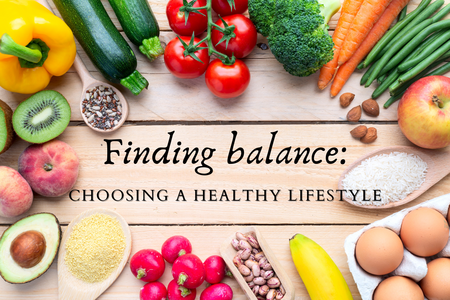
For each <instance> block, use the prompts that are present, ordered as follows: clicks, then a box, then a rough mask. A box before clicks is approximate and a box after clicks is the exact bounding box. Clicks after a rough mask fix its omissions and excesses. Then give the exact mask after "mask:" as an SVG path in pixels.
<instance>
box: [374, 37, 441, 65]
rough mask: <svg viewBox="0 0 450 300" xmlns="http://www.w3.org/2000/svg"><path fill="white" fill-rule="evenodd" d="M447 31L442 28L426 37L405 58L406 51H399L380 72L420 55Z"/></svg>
mask: <svg viewBox="0 0 450 300" xmlns="http://www.w3.org/2000/svg"><path fill="white" fill-rule="evenodd" d="M445 32H446V30H444V29H442V30H439V31H437V32H435V33H434V34H432V35H429V36H428V37H427V38H425V40H423V41H422V42H421V43H420V45H419V47H415V49H414V50H413V51H412V52H411V53H409V54H408V55H407V56H406V58H405V59H403V58H404V53H402V54H399V53H397V54H396V55H395V56H394V57H393V58H392V59H391V60H389V62H388V63H386V65H385V66H384V67H383V69H381V71H380V74H385V73H387V72H389V71H390V70H392V69H393V68H395V67H397V65H398V64H399V63H403V62H405V61H408V60H410V59H413V58H415V57H416V56H417V55H419V54H420V53H421V51H422V50H423V49H425V48H426V47H428V45H430V44H431V43H433V42H434V41H435V40H436V39H438V38H440V37H441V36H442V35H443V34H445ZM405 47H406V46H405ZM400 51H402V50H400ZM402 59H403V62H402V61H401V60H402Z"/></svg>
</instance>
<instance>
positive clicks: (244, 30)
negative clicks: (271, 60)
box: [211, 14, 257, 58]
mask: <svg viewBox="0 0 450 300" xmlns="http://www.w3.org/2000/svg"><path fill="white" fill-rule="evenodd" d="M223 21H225V23H226V24H227V26H232V25H234V26H235V28H234V31H233V33H234V34H235V35H236V36H235V37H233V38H230V39H229V42H228V46H227V41H226V40H224V41H222V42H221V43H220V44H218V43H219V42H220V41H221V39H222V37H223V36H224V34H223V33H222V32H220V31H219V30H217V29H215V28H214V30H213V31H212V32H211V41H212V43H213V45H214V47H215V48H216V50H217V51H219V52H221V53H224V54H226V55H227V56H231V55H233V54H234V56H235V57H236V58H243V57H246V56H247V55H249V54H250V53H251V52H252V50H253V48H255V45H256V39H257V33H256V28H255V25H253V23H252V21H250V19H249V18H247V17H245V16H243V15H240V14H236V15H231V16H227V17H223ZM216 24H217V25H219V26H220V27H222V28H226V26H224V23H223V22H222V20H221V19H219V20H218V21H217V22H216Z"/></svg>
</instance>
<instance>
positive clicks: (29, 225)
mask: <svg viewBox="0 0 450 300" xmlns="http://www.w3.org/2000/svg"><path fill="white" fill-rule="evenodd" d="M60 242H61V227H60V225H59V221H58V219H57V218H56V216H55V215H53V214H51V213H38V214H34V215H31V216H28V217H26V218H23V219H21V220H19V221H17V222H16V223H14V224H13V225H11V226H10V227H9V228H8V229H6V231H5V232H4V233H3V235H2V237H1V238H0V275H1V276H2V278H3V279H4V280H5V281H7V282H9V283H26V282H30V281H32V280H34V279H36V278H38V277H39V276H41V275H42V274H44V273H45V271H47V269H48V268H49V267H50V265H51V264H52V262H53V260H54V259H55V257H56V254H57V253H58V249H59V244H60ZM35 248H39V250H42V251H36V250H37V249H35ZM36 253H37V254H36ZM30 256H31V257H30Z"/></svg>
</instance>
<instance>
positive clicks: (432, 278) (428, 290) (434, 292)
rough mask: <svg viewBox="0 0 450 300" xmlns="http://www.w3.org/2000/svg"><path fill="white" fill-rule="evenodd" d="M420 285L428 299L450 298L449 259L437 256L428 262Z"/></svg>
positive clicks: (447, 299) (442, 299)
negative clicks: (425, 273)
mask: <svg viewBox="0 0 450 300" xmlns="http://www.w3.org/2000/svg"><path fill="white" fill-rule="evenodd" d="M420 287H421V288H422V291H423V293H424V294H425V297H427V299H428V300H450V259H449V258H438V259H435V260H432V261H431V262H429V263H428V272H427V275H426V276H425V278H424V279H422V281H420Z"/></svg>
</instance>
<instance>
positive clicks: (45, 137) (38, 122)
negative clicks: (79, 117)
mask: <svg viewBox="0 0 450 300" xmlns="http://www.w3.org/2000/svg"><path fill="white" fill-rule="evenodd" d="M70 115H71V110H70V105H69V103H68V102H67V100H66V98H64V96H63V95H61V94H60V93H58V92H56V91H51V90H49V91H41V92H38V93H36V94H34V95H33V96H31V97H30V98H28V99H27V100H25V101H23V102H22V103H20V104H19V106H18V107H17V109H16V110H15V111H14V114H13V117H12V123H13V127H14V131H15V132H16V134H17V135H18V136H20V137H21V138H22V139H23V140H25V141H27V142H30V143H33V144H42V143H45V142H47V141H49V140H51V139H54V138H55V137H57V136H58V135H60V134H61V133H63V131H64V129H66V127H67V125H69V122H70Z"/></svg>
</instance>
